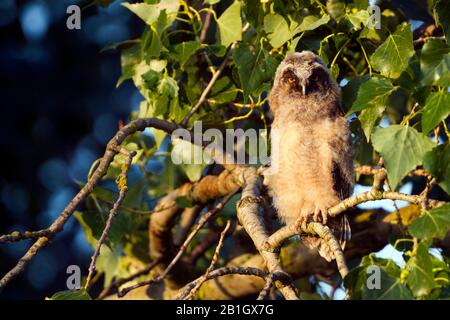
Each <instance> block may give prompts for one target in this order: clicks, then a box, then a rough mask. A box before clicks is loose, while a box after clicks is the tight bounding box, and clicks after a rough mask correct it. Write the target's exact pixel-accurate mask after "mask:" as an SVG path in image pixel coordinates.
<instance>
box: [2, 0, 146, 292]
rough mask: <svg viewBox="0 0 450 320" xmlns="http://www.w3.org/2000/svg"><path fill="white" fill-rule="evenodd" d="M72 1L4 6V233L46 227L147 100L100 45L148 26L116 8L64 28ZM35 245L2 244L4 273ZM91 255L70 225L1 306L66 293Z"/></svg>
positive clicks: (115, 56) (87, 14)
mask: <svg viewBox="0 0 450 320" xmlns="http://www.w3.org/2000/svg"><path fill="white" fill-rule="evenodd" d="M71 4H78V5H79V6H80V7H82V8H83V7H85V6H86V5H87V4H88V1H76V0H47V1H44V0H29V1H18V0H1V1H0V75H1V77H0V110H1V118H0V119H1V120H0V121H1V124H0V136H1V139H0V150H1V160H2V161H1V163H2V164H1V166H0V167H1V174H0V234H4V233H9V232H12V231H15V230H18V231H25V230H35V229H40V228H45V227H47V226H48V225H49V224H50V223H51V222H52V221H53V220H54V218H55V217H56V216H57V215H58V214H59V213H60V212H61V210H62V209H63V208H64V207H65V206H66V205H67V203H68V202H69V201H70V200H71V198H72V197H73V196H74V195H75V193H76V192H77V190H78V189H79V184H80V183H84V182H85V181H86V176H87V173H88V171H89V168H90V166H91V164H92V162H93V161H95V160H96V159H97V158H98V157H100V156H101V155H102V152H103V150H104V146H105V144H106V142H107V141H108V140H109V139H110V137H112V135H113V134H114V132H115V131H116V130H117V127H118V123H119V121H120V120H123V121H127V118H128V115H129V113H130V111H131V110H134V109H137V108H138V104H139V101H140V100H141V97H140V95H139V93H138V92H137V91H136V89H135V88H134V86H133V85H132V84H131V83H129V82H128V83H124V84H122V86H121V87H119V88H118V89H116V88H115V84H116V81H117V79H118V77H119V76H120V55H119V52H117V51H114V50H108V51H106V52H100V51H101V49H102V48H104V47H106V46H108V45H110V44H113V43H117V42H120V41H122V40H127V39H132V38H137V37H139V35H140V33H141V32H142V30H143V28H144V25H143V23H141V22H140V20H139V19H135V18H133V17H132V15H131V13H130V12H129V11H128V10H127V9H126V8H124V7H122V6H120V3H113V4H112V5H111V6H110V7H108V8H107V9H104V8H102V7H100V6H91V7H87V8H85V9H83V10H82V16H81V30H68V29H67V27H66V19H67V17H68V14H66V9H67V7H68V6H69V5H71ZM30 245H31V240H28V241H22V242H18V243H14V244H4V245H2V246H0V276H3V275H4V274H5V273H6V272H7V271H8V270H10V269H11V268H12V267H13V266H14V265H15V264H16V262H17V260H18V259H19V258H20V257H21V256H22V255H23V254H24V253H25V251H26V250H27V249H28V248H29V246H30ZM91 253H92V249H91V247H90V246H89V245H88V244H87V243H86V241H85V239H84V236H83V233H82V231H81V227H80V226H79V224H78V223H76V221H75V220H74V219H71V220H69V222H68V223H67V224H66V226H65V229H64V232H62V233H60V234H59V235H58V236H57V237H56V239H55V240H54V241H53V243H51V245H49V246H47V247H46V248H45V249H43V250H42V251H41V252H40V253H39V254H38V255H37V256H36V257H35V258H34V259H33V260H32V262H30V264H29V265H28V266H27V267H26V269H25V271H24V272H23V273H22V274H21V275H20V276H19V277H18V278H16V279H15V280H13V281H12V282H11V283H10V284H9V285H8V286H7V287H6V288H5V290H4V291H3V292H2V293H0V299H43V298H45V296H51V295H52V294H53V293H54V292H56V291H61V290H65V289H66V278H67V275H66V268H67V266H68V265H71V264H77V265H79V266H80V267H81V269H82V272H83V273H85V271H86V270H84V269H85V268H86V269H87V267H88V265H89V261H90V255H91Z"/></svg>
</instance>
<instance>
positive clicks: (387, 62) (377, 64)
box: [370, 23, 414, 79]
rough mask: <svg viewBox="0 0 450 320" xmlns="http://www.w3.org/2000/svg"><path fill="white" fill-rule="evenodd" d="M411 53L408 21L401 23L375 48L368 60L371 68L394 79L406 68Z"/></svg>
mask: <svg viewBox="0 0 450 320" xmlns="http://www.w3.org/2000/svg"><path fill="white" fill-rule="evenodd" d="M413 55H414V46H413V37H412V31H411V26H410V25H409V24H408V23H403V24H401V25H399V26H398V27H397V30H396V31H395V33H393V34H390V35H389V36H388V38H387V39H386V41H385V42H384V43H383V44H382V45H381V46H380V47H378V48H377V50H375V52H374V53H373V54H372V56H371V57H370V62H371V63H372V66H373V68H374V69H375V70H377V71H379V72H380V73H381V74H382V75H383V76H385V77H388V78H392V79H396V78H398V77H399V76H400V74H401V73H402V72H403V71H404V70H405V69H406V67H407V66H408V62H409V59H410V58H411V57H412V56H413Z"/></svg>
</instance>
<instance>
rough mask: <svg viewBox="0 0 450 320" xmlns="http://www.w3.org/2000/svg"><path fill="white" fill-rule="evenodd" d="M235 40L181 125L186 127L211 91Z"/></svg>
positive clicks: (243, 30)
mask: <svg viewBox="0 0 450 320" xmlns="http://www.w3.org/2000/svg"><path fill="white" fill-rule="evenodd" d="M249 27H250V24H249V23H247V24H246V25H245V26H244V28H242V32H245V31H247V29H248V28H249ZM236 45H237V42H233V43H232V44H231V45H230V47H229V48H228V51H227V53H226V55H225V58H224V59H223V61H222V64H221V65H220V67H219V70H217V71H216V72H214V73H213V76H212V78H211V80H210V81H209V83H208V85H207V86H206V88H205V90H203V92H202V94H201V96H200V98H199V99H198V101H197V103H196V104H195V105H194V106H193V107H192V109H191V110H190V111H189V112H188V114H187V115H186V116H185V117H184V118H183V120H182V121H181V126H182V127H186V126H187V124H188V122H189V119H191V117H192V116H193V115H194V113H196V112H197V110H198V109H199V108H200V107H201V106H202V104H203V103H204V102H205V100H206V98H207V96H208V94H209V92H210V91H211V89H212V87H213V86H214V84H215V83H216V81H217V80H218V79H219V77H220V75H221V74H222V72H223V70H225V67H226V66H227V64H228V61H229V60H230V58H231V54H232V53H233V49H234V48H235V47H236Z"/></svg>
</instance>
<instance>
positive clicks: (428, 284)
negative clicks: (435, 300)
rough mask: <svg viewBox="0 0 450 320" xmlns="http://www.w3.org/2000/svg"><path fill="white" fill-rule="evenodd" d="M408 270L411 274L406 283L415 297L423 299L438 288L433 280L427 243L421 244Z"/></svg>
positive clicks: (409, 263)
mask: <svg viewBox="0 0 450 320" xmlns="http://www.w3.org/2000/svg"><path fill="white" fill-rule="evenodd" d="M407 268H409V269H410V273H409V274H408V278H407V279H406V283H407V284H408V286H409V287H410V288H411V290H412V293H413V294H414V296H416V297H423V296H425V295H427V294H429V293H430V292H431V290H433V289H434V288H436V287H437V283H436V282H435V281H434V279H433V275H434V273H433V264H432V262H431V258H430V254H429V253H428V247H427V246H426V245H425V243H423V242H421V243H419V245H418V246H417V251H416V252H415V255H414V257H412V258H411V260H410V261H409V262H408V265H407Z"/></svg>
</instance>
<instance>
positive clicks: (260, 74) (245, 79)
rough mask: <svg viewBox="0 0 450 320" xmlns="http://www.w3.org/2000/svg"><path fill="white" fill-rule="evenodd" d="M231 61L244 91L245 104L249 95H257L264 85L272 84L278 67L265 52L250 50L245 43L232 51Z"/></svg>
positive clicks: (262, 49) (259, 48)
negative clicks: (234, 65) (235, 67)
mask: <svg viewBox="0 0 450 320" xmlns="http://www.w3.org/2000/svg"><path fill="white" fill-rule="evenodd" d="M233 60H234V63H235V64H236V66H237V69H238V74H239V79H240V82H241V87H242V88H243V90H244V102H247V100H248V96H249V95H251V94H254V93H256V94H257V93H258V89H260V88H261V86H262V85H263V84H264V83H267V84H270V83H271V82H272V79H273V76H274V74H275V71H276V68H277V66H278V62H277V60H275V59H274V58H273V57H272V56H270V55H269V52H267V50H265V49H264V48H261V47H258V48H257V49H251V48H250V47H249V46H248V45H247V44H246V43H241V44H240V45H239V47H237V48H235V49H234V50H233Z"/></svg>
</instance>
